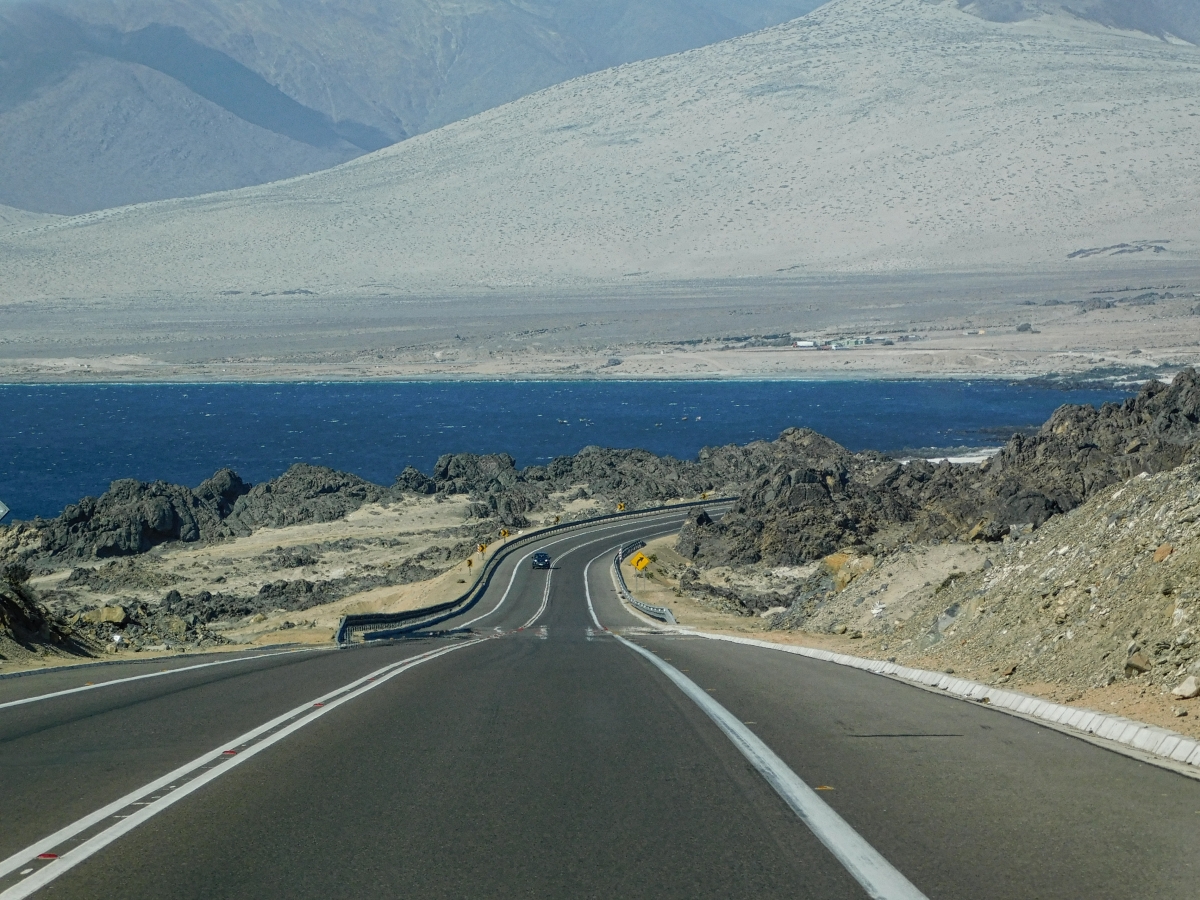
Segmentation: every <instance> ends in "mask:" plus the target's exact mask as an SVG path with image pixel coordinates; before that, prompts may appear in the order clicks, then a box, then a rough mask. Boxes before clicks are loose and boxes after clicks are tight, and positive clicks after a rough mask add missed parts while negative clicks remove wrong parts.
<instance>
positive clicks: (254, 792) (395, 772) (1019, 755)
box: [0, 518, 1200, 900]
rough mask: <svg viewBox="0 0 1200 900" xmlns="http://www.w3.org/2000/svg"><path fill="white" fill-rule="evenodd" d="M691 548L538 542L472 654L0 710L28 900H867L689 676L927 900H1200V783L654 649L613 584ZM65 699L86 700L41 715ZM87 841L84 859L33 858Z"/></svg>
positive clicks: (592, 540)
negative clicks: (645, 560) (649, 553)
mask: <svg viewBox="0 0 1200 900" xmlns="http://www.w3.org/2000/svg"><path fill="white" fill-rule="evenodd" d="M672 524H673V521H672V520H671V519H669V518H668V519H659V520H656V521H647V520H641V521H638V522H630V523H624V524H622V525H619V526H612V525H610V526H606V527H604V528H601V529H593V530H589V531H586V532H579V533H576V534H573V535H570V536H568V537H566V538H565V539H561V540H559V539H553V540H555V541H556V543H554V545H553V546H550V547H549V548H548V549H549V552H551V553H552V554H553V555H554V558H555V567H554V568H553V569H552V570H550V571H549V572H546V571H535V570H532V569H530V568H529V563H528V560H527V559H525V558H524V556H525V554H526V553H527V552H532V550H534V549H539V547H540V546H541V545H538V547H534V546H530V547H529V548H528V549H527V550H523V551H522V552H521V553H518V554H515V555H514V556H513V557H512V558H510V560H509V561H508V562H507V563H506V564H505V566H504V567H502V569H501V571H500V572H499V573H498V575H497V577H496V578H495V579H494V580H493V584H492V588H491V590H490V591H489V593H488V595H487V597H485V599H484V600H483V601H482V602H481V603H480V604H478V606H477V607H476V608H475V609H474V610H471V611H470V612H469V613H468V614H466V615H464V616H462V617H461V618H460V620H459V621H457V622H454V621H452V622H447V623H445V625H444V626H442V627H450V626H455V625H458V626H463V625H466V624H467V623H468V622H469V623H470V625H469V628H468V629H467V630H465V631H463V632H460V633H458V634H454V635H447V636H439V637H426V638H415V639H408V640H403V641H397V642H395V643H391V644H380V645H372V646H367V647H364V648H361V649H355V650H346V651H330V652H313V653H296V654H287V655H280V656H270V657H261V658H257V659H243V660H239V661H237V662H236V663H231V664H228V665H221V666H207V667H204V668H198V669H190V670H187V671H180V672H173V673H171V674H167V675H163V676H161V677H155V678H149V679H139V680H135V681H122V682H120V683H114V684H112V685H109V686H102V687H97V688H94V689H91V690H88V691H84V692H79V693H74V694H66V695H61V696H56V697H49V698H47V699H44V700H37V701H35V702H27V703H23V704H21V705H17V706H8V707H4V706H0V780H2V783H3V787H2V792H0V859H5V858H6V857H7V858H8V859H7V860H6V861H5V862H4V863H0V872H4V874H2V875H0V889H3V890H4V893H0V898H2V897H12V896H25V895H27V894H28V892H29V890H30V889H32V888H33V887H34V886H35V885H41V887H40V889H38V890H37V891H36V894H35V896H37V897H72V898H100V897H133V898H140V897H146V898H150V897H154V898H163V897H168V898H173V897H196V898H201V897H204V898H210V897H222V898H225V897H228V898H235V897H247V898H249V897H254V898H261V897H297V898H307V897H313V898H316V897H321V898H328V897H348V898H349V897H354V898H359V897H398V896H406V895H411V894H420V895H422V896H428V897H464V896H466V897H680V898H684V897H687V898H692V897H785V896H786V897H812V898H841V897H864V896H868V895H869V894H868V893H867V891H866V890H865V889H864V887H863V886H862V885H861V884H860V881H859V880H858V879H856V877H855V875H852V874H851V872H850V871H849V870H848V868H847V865H846V863H845V859H844V858H843V856H839V855H838V853H837V852H836V851H835V850H834V849H831V846H830V844H829V842H828V840H827V841H826V842H823V841H822V839H819V838H818V836H817V834H816V833H814V831H813V830H812V829H811V828H810V827H809V825H808V824H806V821H805V820H802V819H801V817H800V816H798V815H797V813H796V811H795V807H794V806H793V805H789V803H788V802H786V801H785V799H784V796H783V795H782V794H781V793H780V792H779V791H777V790H776V788H775V787H774V786H773V785H772V784H771V783H768V780H767V779H766V778H764V777H763V774H762V773H761V771H760V769H759V768H756V767H755V765H752V761H751V758H750V757H748V756H747V755H746V754H745V753H743V752H742V749H739V746H738V745H737V744H735V742H734V740H731V737H730V736H729V735H728V734H727V733H726V732H725V731H723V730H722V729H721V728H720V727H718V725H717V724H716V722H715V721H714V719H713V718H711V717H710V715H709V714H708V713H707V712H706V711H705V710H704V709H702V708H701V706H700V705H698V702H697V701H696V700H694V699H693V698H692V696H691V695H689V694H688V693H685V691H684V690H683V689H681V686H680V685H681V684H683V685H684V686H685V687H686V683H685V682H683V681H682V680H679V681H676V680H672V679H673V678H676V676H677V678H678V679H690V683H694V685H695V688H694V690H695V691H698V692H699V693H700V694H702V695H704V696H706V697H708V698H711V700H715V701H716V703H718V704H720V706H721V707H723V709H724V710H726V711H727V713H728V714H730V715H731V718H732V720H733V721H734V722H735V724H737V723H745V724H737V727H738V728H745V729H748V733H749V732H752V733H753V734H752V735H751V738H750V739H751V740H754V739H755V737H756V738H757V739H761V741H762V742H763V743H764V744H765V745H766V747H768V748H769V750H768V751H767V753H768V754H770V752H771V751H773V753H774V755H776V756H777V757H778V760H779V763H778V765H779V766H780V767H781V768H782V770H783V771H789V770H790V773H794V776H798V777H799V779H801V780H802V781H803V782H804V783H806V784H807V785H808V787H810V788H813V789H817V788H820V789H821V790H817V791H814V792H809V793H810V794H811V797H813V798H819V800H817V801H816V802H817V804H819V808H818V807H816V806H814V807H808V808H807V810H808V813H812V818H811V819H810V821H812V822H813V823H815V824H814V827H815V828H817V829H818V831H819V830H820V829H821V827H822V826H821V824H820V822H821V821H823V820H822V819H821V816H822V815H825V814H824V813H822V812H821V809H832V810H833V811H834V812H836V813H837V814H838V815H839V816H840V820H838V821H844V823H845V825H847V826H848V828H847V829H846V831H847V832H849V833H850V834H852V835H856V836H857V839H858V840H860V841H863V840H865V844H863V846H866V847H867V849H868V850H869V851H871V852H874V853H875V854H876V856H877V859H878V861H879V862H880V863H881V864H882V865H883V866H884V867H894V868H893V869H892V871H893V872H895V873H896V874H895V877H896V878H897V879H899V881H900V882H902V883H904V884H908V883H910V882H911V885H912V886H914V887H913V888H912V889H913V891H914V892H915V893H914V894H912V895H907V896H920V895H921V894H923V895H925V896H927V897H930V898H947V900H949V898H1004V900H1013V898H1076V897H1077V898H1107V897H1113V898H1117V897H1120V898H1128V897H1142V898H1156V897H1173V898H1174V897H1191V896H1196V894H1197V884H1200V878H1198V876H1200V854H1198V851H1200V840H1198V838H1197V834H1198V829H1200V782H1196V781H1192V780H1189V779H1186V778H1184V777H1181V776H1179V775H1176V774H1173V773H1171V772H1168V771H1164V770H1161V769H1158V768H1155V767H1153V766H1150V765H1148V764H1145V763H1141V762H1138V761H1136V760H1133V759H1129V758H1127V757H1124V756H1120V755H1117V754H1115V753H1112V752H1110V751H1108V750H1105V749H1102V748H1100V747H1097V746H1094V745H1092V744H1088V743H1085V742H1083V741H1080V740H1076V739H1074V738H1071V737H1069V736H1066V735H1063V734H1060V733H1058V732H1055V731H1052V730H1049V729H1045V728H1042V727H1039V726H1037V725H1035V724H1033V723H1030V722H1027V721H1024V720H1021V719H1017V718H1013V717H1011V716H1006V715H1004V714H1002V713H999V712H996V711H993V710H988V709H986V708H982V707H979V706H976V705H973V704H970V703H967V702H964V701H960V700H955V699H952V698H947V697H942V696H937V695H934V694H931V693H929V692H926V691H922V690H919V689H917V688H913V687H910V686H907V685H904V684H900V683H898V682H895V681H890V680H888V679H884V678H880V677H878V676H872V675H869V674H866V673H863V672H858V671H854V670H848V669H845V668H842V667H837V666H833V665H830V664H826V663H821V662H817V661H813V660H808V659H805V658H802V657H798V656H794V655H791V654H785V653H779V652H775V651H770V650H763V649H759V648H755V647H747V646H740V645H733V644H728V643H724V642H717V641H710V640H706V639H703V638H697V637H686V636H677V635H669V634H661V633H653V632H654V631H655V630H656V629H652V628H648V627H647V626H646V623H645V622H644V621H642V620H640V619H639V618H637V617H635V616H633V615H632V614H631V613H629V612H627V611H626V610H625V609H624V608H623V607H622V606H621V605H620V603H619V602H618V600H617V599H616V596H615V594H614V592H613V589H612V584H611V580H610V577H609V567H610V561H611V558H612V553H613V551H614V550H615V548H616V546H617V545H619V544H621V543H623V542H625V541H626V540H630V539H632V538H633V537H640V536H648V535H651V534H656V533H662V532H665V531H667V530H668V529H669V528H670V526H671V525H672ZM546 543H547V544H549V543H550V540H549V539H548V540H547V542H546ZM589 564H590V567H589ZM585 578H586V579H587V585H588V587H587V589H586V590H585ZM589 595H590V600H591V606H592V608H593V609H594V614H595V618H593V612H592V610H589ZM501 600H503V602H501ZM597 621H598V622H599V623H601V626H603V627H600V626H598V625H597ZM605 628H611V629H613V632H616V633H617V634H623V635H624V637H625V638H626V639H628V640H630V641H632V642H634V643H635V644H637V645H638V646H640V647H642V648H644V649H645V650H647V651H649V652H650V653H652V654H656V655H657V660H658V661H660V662H661V663H662V664H663V665H666V666H669V667H673V669H670V670H667V671H664V670H663V669H662V668H660V667H659V665H656V664H655V663H656V660H653V659H649V658H647V657H646V656H644V655H641V654H639V653H638V652H637V651H636V649H635V648H633V647H630V646H627V645H626V644H625V643H623V642H622V640H621V639H620V638H618V637H617V636H615V635H614V633H613V632H610V631H606V630H605ZM435 654H440V655H435ZM210 659H211V658H210ZM198 661H199V660H193V661H192V663H193V664H194V663H196V662H198ZM405 661H408V662H407V663H406V662H405ZM389 667H390V668H389ZM102 671H104V670H87V671H86V672H80V673H79V675H80V678H79V679H78V680H80V681H83V680H94V681H97V682H99V681H100V680H101V677H100V676H99V674H98V673H100V672H102ZM672 672H673V673H675V674H672ZM85 674H86V675H87V677H86V678H83V677H82V676H84V675H85ZM128 674H129V673H128V672H125V671H121V672H116V673H114V677H126V676H127V675H128ZM42 678H46V682H45V688H46V690H45V693H49V692H51V691H58V690H62V689H63V688H64V685H66V686H68V687H69V686H70V678H69V676H64V675H63V674H61V673H60V674H57V675H54V676H31V677H29V678H23V679H17V680H18V681H20V682H23V684H22V685H20V691H19V693H20V696H21V697H22V698H29V697H31V696H36V693H37V692H36V691H33V690H31V685H30V683H32V684H33V685H34V686H36V684H37V682H38V681H39V679H42ZM64 678H65V679H66V680H65V681H64ZM105 678H106V679H107V676H105ZM367 679H373V680H367ZM6 689H7V690H10V691H12V690H15V689H13V688H11V687H10V686H7V685H5V684H3V683H0V704H3V703H4V702H5V701H7V700H10V699H12V698H11V697H10V696H8V695H6V694H5V693H4V692H5V690H6ZM343 689H344V690H343ZM711 700H701V701H700V702H706V703H711ZM315 704H320V705H315ZM273 719H279V720H280V721H279V722H276V723H275V724H271V725H270V726H269V727H268V728H266V729H265V730H261V733H259V734H254V732H255V731H256V730H260V729H259V726H263V725H264V724H265V723H270V721H271V720H273ZM728 727H732V726H728ZM735 737H736V736H735ZM226 750H231V751H236V752H230V753H226V752H225V751H226ZM213 754H216V755H215V756H214V755H213ZM759 765H760V766H761V765H762V763H761V760H760V763H759ZM168 774H169V775H170V777H169V778H164V780H163V783H162V784H160V785H155V784H154V782H155V781H156V779H160V778H163V777H164V776H167V775H168ZM143 786H149V787H150V788H152V789H151V790H148V791H147V792H145V793H139V788H141V787H143ZM804 790H805V791H806V790H807V789H804ZM126 797H132V798H133V799H131V800H129V801H128V803H127V804H126V805H124V806H119V808H116V807H117V806H118V805H119V804H121V803H122V802H123V801H122V800H120V799H119V798H126ZM806 802H807V801H806ZM108 804H113V806H114V808H112V809H108V810H107V811H104V808H105V807H106V805H108ZM97 811H104V814H103V815H99V816H98V817H94V818H95V821H91V822H87V821H86V817H87V816H88V815H89V814H91V813H96V812H97ZM806 818H807V813H806ZM81 819H83V820H85V821H84V822H82V823H80V820H81ZM72 823H80V827H79V828H78V829H76V833H74V834H70V833H69V832H71V830H72V829H71V826H72ZM60 829H65V830H66V832H68V834H67V836H66V837H64V838H62V839H61V840H59V841H58V843H55V844H54V846H53V849H50V850H47V852H53V853H56V854H57V856H58V857H59V858H57V859H52V860H42V861H31V860H30V859H29V856H30V854H23V853H22V851H23V850H24V849H25V848H34V849H35V850H40V849H43V848H44V847H46V846H48V845H47V843H46V842H45V841H43V840H42V839H43V838H46V836H47V835H51V834H52V833H54V832H56V831H58V830H60ZM826 838H828V834H826ZM834 843H835V844H836V841H834ZM92 851H94V852H92ZM80 858H81V859H82V861H79V862H78V863H75V864H73V863H74V861H75V860H76V859H80ZM6 867H7V869H6ZM23 872H26V873H28V874H27V875H22V874H21V873H23ZM858 874H861V872H860V873H858ZM880 895H881V896H901V895H902V894H900V893H887V892H884V893H882V894H880Z"/></svg>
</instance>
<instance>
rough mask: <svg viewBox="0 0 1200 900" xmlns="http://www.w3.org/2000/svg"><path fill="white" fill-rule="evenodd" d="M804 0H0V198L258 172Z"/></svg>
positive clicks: (100, 195) (111, 194)
mask: <svg viewBox="0 0 1200 900" xmlns="http://www.w3.org/2000/svg"><path fill="white" fill-rule="evenodd" d="M818 2H819V0H640V2H636V3H635V2H633V0H538V2H533V3H521V4H517V3H515V2H510V0H478V2H475V3H473V4H469V5H464V4H458V3H450V2H445V0H432V2H429V0H361V2H350V0H331V2H321V0H289V2H287V3H285V4H279V3H273V2H269V0H240V2H236V3H235V2H233V0H217V2H208V0H33V2H29V0H0V171H3V172H4V173H5V177H4V178H3V179H0V203H4V204H8V205H11V206H18V207H21V208H26V209H32V210H39V211H46V212H59V213H79V212H85V211H89V210H94V209H101V208H105V207H111V206H117V205H121V204H125V203H135V202H141V201H146V200H155V199H161V198H165V197H181V196H190V195H195V194H201V193H205V192H209V191H217V190H225V189H229V188H236V187H243V186H246V185H253V184H260V183H263V182H266V181H273V180H277V179H280V178H286V177H290V176H293V175H298V174H302V173H305V172H311V171H316V170H318V169H322V168H327V167H329V166H332V165H335V164H337V163H340V162H345V161H346V160H348V159H351V158H353V157H355V156H358V155H361V154H362V153H364V152H369V151H372V150H378V149H379V148H381V147H385V146H387V145H389V144H391V143H393V142H395V141H398V140H401V139H403V138H406V137H409V136H411V135H413V134H417V133H419V132H422V131H428V130H429V129H431V128H435V127H437V126H439V125H443V124H445V123H447V122H451V121H454V120H456V119H460V118H463V117H465V116H469V115H472V114H474V113H477V112H480V111H482V110H485V109H489V108H491V107H493V106H497V105H499V104H501V103H505V102H508V101H509V100H513V99H516V98H517V97H520V96H522V95H524V94H527V93H529V92H531V91H536V90H539V89H541V88H544V87H547V86H549V85H552V84H556V83H558V82H560V81H564V80H567V79H569V78H573V77H575V76H578V75H582V74H585V73H587V72H593V71H596V70H598V69H602V68H605V67H607V66H612V65H617V64H620V63H624V62H629V61H630V60H635V59H645V58H649V57H654V56H661V55H664V54H668V53H673V52H676V51H679V50H684V49H688V48H691V47H698V46H701V45H704V44H709V43H712V42H714V41H719V40H723V39H725V38H729V37H732V36H735V35H739V34H744V33H746V32H747V31H751V30H754V29H756V28H760V27H763V26H765V25H771V24H776V23H778V22H783V21H786V20H788V19H791V18H794V17H795V16H798V15H802V14H803V13H805V12H808V11H809V10H810V9H812V8H813V7H815V6H816V5H817V3H818Z"/></svg>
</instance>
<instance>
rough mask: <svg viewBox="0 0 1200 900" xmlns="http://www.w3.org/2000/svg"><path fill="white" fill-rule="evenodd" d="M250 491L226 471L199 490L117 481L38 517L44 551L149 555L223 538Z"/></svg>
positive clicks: (80, 555)
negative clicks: (160, 548) (171, 545)
mask: <svg viewBox="0 0 1200 900" xmlns="http://www.w3.org/2000/svg"><path fill="white" fill-rule="evenodd" d="M247 490H249V486H248V485H246V484H245V483H244V482H243V481H242V480H241V479H240V478H238V476H237V475H236V474H235V473H234V472H232V471H230V470H228V469H222V470H221V471H220V472H217V473H216V474H215V475H214V476H213V477H212V478H210V479H208V480H207V481H205V482H204V483H202V484H201V485H200V486H199V487H198V488H196V489H195V490H191V489H189V488H186V487H182V486H180V485H177V484H168V483H166V482H165V481H155V482H151V483H145V482H141V481H137V480H135V479H132V478H123V479H120V480H119V481H114V482H113V483H112V485H111V486H110V487H109V489H108V491H107V492H105V493H104V494H103V495H102V496H100V497H84V498H83V499H82V500H80V501H79V502H78V503H73V504H71V505H70V506H68V507H67V508H66V509H64V510H63V512H62V515H60V516H59V517H58V518H56V519H50V520H44V519H36V520H34V522H33V526H34V527H35V528H37V529H39V530H40V531H41V532H42V535H43V550H44V551H45V552H46V553H47V554H48V555H50V556H57V557H75V558H90V557H99V558H103V557H109V556H128V555H130V554H134V553H145V552H146V551H147V550H149V549H150V548H151V547H154V546H156V545H158V544H162V543H165V542H167V541H185V542H187V541H198V540H201V539H203V538H213V537H216V536H218V535H219V534H221V527H220V526H221V522H222V520H223V519H224V518H225V517H226V516H227V515H228V514H229V513H230V511H231V510H232V509H233V508H234V507H235V506H236V501H237V500H238V499H239V498H240V497H241V496H242V495H243V494H245V492H246V491H247Z"/></svg>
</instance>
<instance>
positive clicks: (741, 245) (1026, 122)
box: [0, 0, 1200, 299]
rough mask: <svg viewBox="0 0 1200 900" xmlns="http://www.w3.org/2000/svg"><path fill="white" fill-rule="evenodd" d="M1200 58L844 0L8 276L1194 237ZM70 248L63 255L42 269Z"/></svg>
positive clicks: (1068, 256) (15, 263) (1145, 44)
mask: <svg viewBox="0 0 1200 900" xmlns="http://www.w3.org/2000/svg"><path fill="white" fill-rule="evenodd" d="M1197 146H1200V50H1198V49H1197V48H1196V47H1195V46H1193V45H1190V44H1179V43H1172V42H1167V41H1164V40H1161V39H1159V38H1156V37H1152V36H1150V35H1147V34H1138V33H1129V32H1124V31H1118V30H1114V29H1111V28H1108V27H1106V26H1102V25H1099V24H1096V23H1092V22H1088V21H1085V20H1082V19H1080V18H1079V17H1077V16H1074V15H1068V14H1065V13H1060V14H1057V15H1052V16H1048V17H1041V18H1038V19H1035V20H1029V21H1022V22H1016V23H1001V22H992V21H986V20H983V19H980V18H978V17H977V16H974V15H969V14H967V13H964V12H963V11H961V10H960V9H959V8H958V6H957V3H956V2H955V0H945V2H930V0H834V2H832V3H830V4H829V5H827V6H825V7H823V8H821V9H819V10H817V11H815V12H813V13H811V14H809V15H808V16H805V17H804V18H802V19H798V20H795V21H793V22H790V23H787V24H785V25H781V26H778V27H775V28H771V29H767V30H764V31H760V32H757V33H755V34H752V35H748V36H745V37H741V38H736V39H733V40H731V41H727V42H724V43H721V44H717V45H713V46H710V47H705V48H702V49H699V50H693V51H689V52H686V53H683V54H679V55H676V56H671V57H667V58H664V59H656V60H652V61H647V62H640V63H633V64H629V65H626V66H622V67H620V68H616V69H611V70H607V71H603V72H599V73H595V74H592V75H588V76H585V77H583V78H580V79H576V80H574V81H571V82H567V83H565V84H561V85H557V86H555V87H552V88H549V89H547V90H545V91H542V92H539V93H537V94H534V95H531V96H529V97H525V98H522V99H520V100H518V101H516V102H514V103H511V104H508V105H506V106H503V107H500V108H498V109H494V110H490V111H488V112H485V113H482V114H480V115H478V116H475V117H472V118H471V119H468V120H465V121H462V122H457V123H454V124H451V125H449V126H446V127H444V128H441V129H438V130H437V131H434V132H431V133H428V134H424V135H420V136H418V137H415V138H412V139H410V140H407V141H404V142H402V143H400V144H397V145H395V146H392V147H389V148H386V149H384V150H381V151H379V152H377V153H374V154H371V155H369V156H366V157H363V158H360V159H357V160H354V161H353V162H350V163H348V164H346V165H344V166H341V167H338V168H336V169H332V170H329V171H325V172H320V173H317V174H314V175H311V176H307V177H304V178H300V179H296V180H294V181H290V182H285V183H279V184H273V185H266V186H261V187H257V188H248V189H245V190H242V191H237V192H233V193H228V194H223V195H218V196H212V197H205V198H196V199H189V200H178V201H166V202H163V203H159V204H152V205H148V206H144V207H136V208H129V209H125V210H117V211H111V212H106V213H100V214H96V215H95V216H91V217H81V218H79V219H74V220H67V221H64V222H62V223H60V224H56V225H53V226H50V227H48V228H45V229H42V230H40V231H38V232H36V233H26V234H24V235H22V236H20V237H19V238H9V239H4V238H0V246H7V248H8V251H9V252H6V253H5V254H4V255H3V256H6V257H8V258H7V259H5V258H3V256H0V291H2V292H3V296H5V297H7V298H10V299H12V298H18V297H29V296H51V297H52V296H63V295H70V296H94V295H98V294H99V295H108V296H128V295H133V296H137V295H139V294H145V293H147V292H152V291H170V292H174V293H178V294H181V295H182V294H192V295H201V296H203V295H205V294H208V295H209V296H211V295H213V294H215V293H216V292H219V291H243V292H247V293H249V292H252V291H264V292H270V291H274V292H279V291H285V290H299V289H304V290H311V291H316V292H323V293H364V292H369V293H370V294H372V295H378V294H388V293H395V292H400V293H403V292H406V291H410V290H439V291H441V290H458V289H461V288H462V287H471V286H479V287H486V286H509V287H511V286H514V285H526V284H531V285H555V284H565V283H581V282H592V281H607V282H611V283H617V284H629V283H633V282H632V279H635V278H636V279H639V281H643V282H644V281H648V280H654V279H688V278H700V277H728V276H748V275H772V276H777V275H786V274H788V273H797V274H806V273H809V274H811V273H817V272H855V271H858V272H862V271H896V270H901V271H902V270H921V271H961V270H978V269H981V268H998V269H999V270H1003V271H1009V270H1011V269H1012V268H1013V267H1021V268H1024V269H1030V268H1035V269H1036V268H1039V267H1040V268H1045V267H1056V268H1064V267H1069V268H1073V269H1078V268H1082V267H1088V266H1092V265H1094V264H1096V263H1101V264H1112V263H1114V261H1116V262H1120V263H1122V264H1123V265H1126V266H1128V265H1134V264H1141V263H1149V262H1150V261H1153V260H1174V261H1180V260H1196V259H1197V258H1198V256H1200V201H1198V200H1197V198H1198V197H1200V156H1198V155H1197V154H1196V153H1195V147H1197ZM51 260H52V261H53V265H50V264H49V263H50V261H51Z"/></svg>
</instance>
